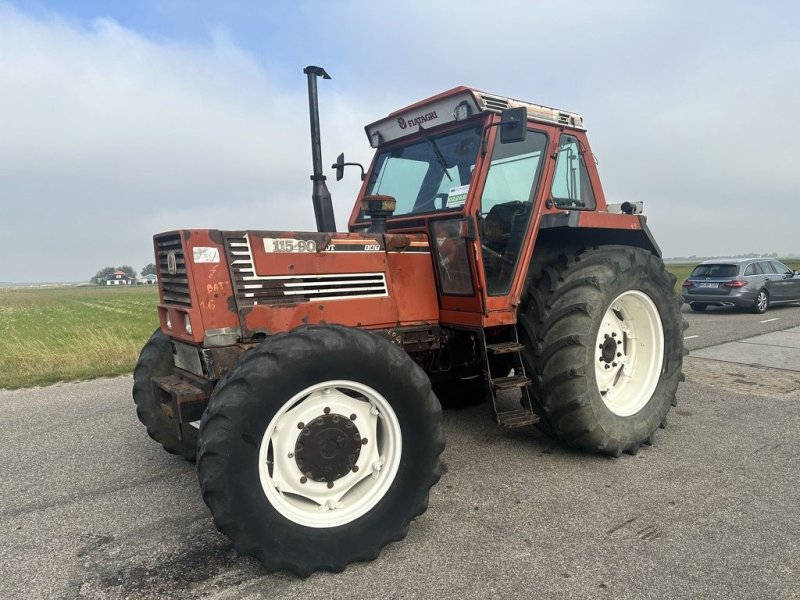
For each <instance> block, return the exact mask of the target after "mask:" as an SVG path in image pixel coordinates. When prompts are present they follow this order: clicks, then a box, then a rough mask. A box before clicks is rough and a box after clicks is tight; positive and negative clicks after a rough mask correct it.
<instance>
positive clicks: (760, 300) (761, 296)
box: [750, 290, 769, 315]
mask: <svg viewBox="0 0 800 600" xmlns="http://www.w3.org/2000/svg"><path fill="white" fill-rule="evenodd" d="M768 308H769V294H767V290H759V291H758V295H757V296H756V301H755V302H754V303H753V308H751V309H750V310H752V311H753V312H754V313H755V314H757V315H760V314H763V313H765V312H767V309H768Z"/></svg>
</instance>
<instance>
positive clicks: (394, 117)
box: [364, 86, 584, 147]
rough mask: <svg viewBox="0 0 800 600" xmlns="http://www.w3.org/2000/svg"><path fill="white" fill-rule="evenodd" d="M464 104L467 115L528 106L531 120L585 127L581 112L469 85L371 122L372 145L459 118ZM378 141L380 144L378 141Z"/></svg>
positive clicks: (370, 138)
mask: <svg viewBox="0 0 800 600" xmlns="http://www.w3.org/2000/svg"><path fill="white" fill-rule="evenodd" d="M461 106H466V107H467V108H466V110H467V117H469V116H472V115H475V114H477V113H480V112H493V113H500V112H501V111H502V110H503V109H505V108H517V107H522V106H524V107H525V108H526V109H527V111H528V121H542V122H546V123H551V124H553V123H554V124H556V125H562V126H565V127H572V128H575V129H584V126H583V117H581V116H580V115H579V114H577V113H574V112H570V111H566V110H560V109H557V108H550V107H549V106H543V105H541V104H533V103H531V102H524V101H522V100H515V99H513V98H507V97H505V96H498V95H496V94H489V93H487V92H482V91H480V90H476V89H474V88H471V87H466V86H458V87H454V88H453V89H451V90H447V91H446V92H442V93H441V94H437V95H435V96H431V97H430V98H426V99H425V100H420V101H419V102H415V103H414V104H411V105H409V106H406V107H405V108H401V109H400V110H396V111H394V112H392V113H389V116H388V117H384V118H383V119H380V120H379V121H375V122H374V123H370V124H369V125H367V126H366V127H365V128H364V129H365V130H366V132H367V138H368V139H369V141H370V145H372V146H373V147H376V146H378V145H380V144H381V143H384V142H388V141H392V140H395V139H398V138H400V137H404V136H406V135H409V134H411V133H416V132H417V131H418V129H419V126H422V125H423V124H424V126H425V128H428V127H435V126H438V125H443V124H445V123H450V122H453V121H456V120H458V119H457V118H456V116H455V109H456V107H461ZM376 141H377V142H378V143H375V142H376Z"/></svg>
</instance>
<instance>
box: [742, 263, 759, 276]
mask: <svg viewBox="0 0 800 600" xmlns="http://www.w3.org/2000/svg"><path fill="white" fill-rule="evenodd" d="M755 274H756V263H750V264H749V265H747V268H746V269H745V270H744V276H745V277H749V276H750V275H755Z"/></svg>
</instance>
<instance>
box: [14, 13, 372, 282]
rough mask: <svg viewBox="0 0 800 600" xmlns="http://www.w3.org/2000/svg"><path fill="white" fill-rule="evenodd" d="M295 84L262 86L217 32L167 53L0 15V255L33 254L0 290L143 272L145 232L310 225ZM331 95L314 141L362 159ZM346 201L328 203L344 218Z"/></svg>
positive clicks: (133, 39) (358, 139)
mask: <svg viewBox="0 0 800 600" xmlns="http://www.w3.org/2000/svg"><path fill="white" fill-rule="evenodd" d="M297 84H298V85H297V86H296V88H293V89H285V88H283V89H282V88H279V87H278V86H276V85H274V84H272V83H271V82H270V81H268V80H267V79H266V78H265V77H264V71H263V70H262V68H261V67H260V66H259V65H258V64H257V62H256V61H255V60H254V59H253V58H252V56H250V55H249V54H247V53H246V52H244V51H243V50H241V49H239V48H237V47H236V46H235V45H234V44H233V43H232V42H231V41H230V40H229V39H228V38H227V37H226V35H224V34H223V33H216V34H215V35H214V36H213V39H212V42H211V43H210V44H209V45H197V44H188V43H177V42H171V41H167V40H155V39H148V38H146V37H143V36H142V35H139V34H137V33H135V32H132V31H130V30H127V29H125V28H124V27H122V26H120V25H119V24H117V23H115V22H114V21H111V20H107V19H97V20H94V21H91V22H90V23H88V24H86V25H84V24H82V23H77V22H71V21H68V20H65V19H62V18H59V17H55V16H53V17H50V18H47V19H44V20H37V19H32V18H30V17H27V16H25V15H23V14H21V13H19V12H17V11H15V10H14V9H11V8H9V7H2V8H0V115H3V116H2V120H0V140H2V141H0V203H1V204H2V207H3V216H4V218H3V220H2V221H0V249H1V251H2V255H3V256H5V257H8V256H10V255H18V254H19V253H20V249H22V248H24V249H25V253H26V254H27V255H28V257H29V260H26V261H24V262H19V263H16V264H15V263H12V262H10V261H8V260H3V263H2V265H3V266H2V267H0V280H7V281H8V280H11V281H25V280H31V279H34V280H80V279H87V278H88V277H90V276H91V275H93V274H94V271H95V270H96V269H98V268H100V267H102V266H105V265H107V264H112V263H113V264H115V265H116V264H121V263H125V264H130V263H133V264H135V265H136V264H139V265H141V264H144V263H145V262H150V261H151V260H152V258H151V252H152V251H151V247H152V246H151V243H150V238H151V236H152V235H153V233H156V232H157V231H161V230H165V229H171V228H176V227H220V228H225V227H227V228H245V227H249V228H255V229H270V228H274V229H284V228H311V229H313V227H314V219H313V212H312V209H311V201H310V194H311V182H310V181H309V175H310V172H311V158H310V150H309V148H310V143H309V133H308V109H307V108H306V106H307V104H306V102H307V100H306V98H307V96H306V93H307V92H306V87H305V80H304V79H303V77H302V74H299V76H298V78H297ZM330 92H331V91H330V90H329V89H327V88H324V89H321V93H322V94H324V95H325V103H324V107H323V115H322V116H323V131H324V133H326V134H328V136H327V138H326V141H327V142H328V144H330V145H333V144H336V145H335V146H333V147H334V148H338V147H339V145H341V144H343V143H347V144H348V145H350V146H351V147H354V148H355V147H361V148H362V149H363V148H364V147H365V146H366V144H365V141H364V140H365V138H364V134H363V129H361V125H358V124H357V118H356V111H357V108H355V107H353V105H352V103H349V102H345V101H343V100H341V99H340V98H338V97H337V96H336V95H335V94H332V93H330ZM345 128H347V129H345ZM332 153H333V150H332V149H331V148H330V147H328V155H330V154H332ZM361 158H362V159H363V158H366V157H363V156H362V157H361ZM330 162H333V161H332V160H331V161H330ZM355 179H356V178H354V177H352V178H350V182H349V187H350V189H347V184H345V185H344V186H339V187H340V188H344V189H341V190H340V191H341V193H342V195H343V196H344V195H347V196H348V198H353V197H354V195H355V192H356V189H357V184H358V182H357V181H355V182H353V180H355ZM332 187H333V186H332ZM351 204H352V202H351V200H349V199H348V200H347V201H346V202H341V203H339V204H337V208H338V209H339V210H338V215H339V221H340V223H343V222H344V220H345V218H346V215H347V213H348V212H349V207H350V205H351Z"/></svg>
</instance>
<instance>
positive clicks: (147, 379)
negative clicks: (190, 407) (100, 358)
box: [133, 329, 197, 461]
mask: <svg viewBox="0 0 800 600" xmlns="http://www.w3.org/2000/svg"><path fill="white" fill-rule="evenodd" d="M172 369H173V358H172V347H171V345H170V341H169V338H168V337H167V336H166V335H164V334H163V333H161V330H159V329H157V330H156V331H155V332H154V333H153V335H151V336H150V339H149V340H148V341H147V343H146V344H145V345H144V348H142V352H141V354H140V355H139V361H138V362H137V363H136V368H135V369H134V371H133V402H134V403H135V404H136V416H138V417H139V421H141V422H142V425H144V426H145V427H146V428H147V434H148V435H149V436H150V437H151V438H153V439H154V440H155V441H157V442H158V443H159V444H161V445H162V446H163V447H164V450H166V451H167V452H169V453H170V454H177V455H179V456H182V457H183V458H185V459H186V460H189V461H193V460H194V459H195V456H196V455H197V429H195V428H194V427H191V426H182V428H181V433H182V438H183V439H181V437H179V436H178V429H177V427H176V425H175V423H174V422H173V421H172V419H170V418H169V417H168V416H167V415H166V414H165V413H164V411H163V410H161V404H160V402H159V401H158V399H157V398H156V397H155V394H154V392H153V377H164V376H167V375H171V374H172Z"/></svg>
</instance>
